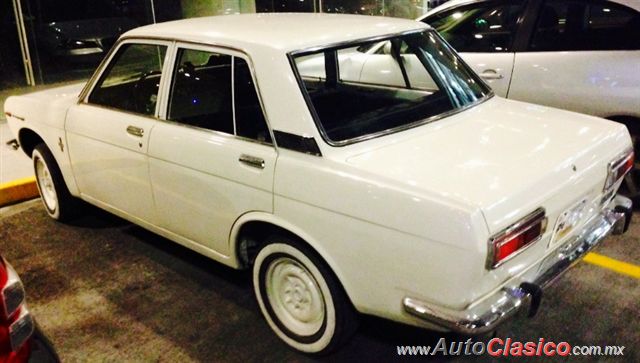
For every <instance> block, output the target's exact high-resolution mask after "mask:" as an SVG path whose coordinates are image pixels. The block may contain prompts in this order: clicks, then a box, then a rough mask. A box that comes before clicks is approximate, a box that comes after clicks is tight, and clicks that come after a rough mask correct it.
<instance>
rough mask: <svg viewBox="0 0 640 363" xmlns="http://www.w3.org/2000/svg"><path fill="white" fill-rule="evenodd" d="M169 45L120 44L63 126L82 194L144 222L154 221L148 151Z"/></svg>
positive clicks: (159, 43) (92, 200) (145, 42)
mask: <svg viewBox="0 0 640 363" xmlns="http://www.w3.org/2000/svg"><path fill="white" fill-rule="evenodd" d="M167 47H168V43H167V42H160V41H158V42H150V41H142V40H141V41H137V40H135V41H134V40H130V41H126V42H124V43H122V44H120V45H119V48H118V50H117V51H116V52H115V53H114V54H113V56H112V57H111V59H110V60H109V62H108V63H107V65H106V66H105V67H103V71H102V73H101V74H100V76H99V77H97V78H96V81H95V84H94V85H93V87H92V88H91V89H90V91H89V92H87V94H86V95H84V98H83V99H82V100H81V101H80V102H79V103H78V104H77V105H74V106H73V107H71V108H70V109H69V111H68V114H67V119H66V125H65V128H66V133H67V146H68V148H69V157H70V159H71V165H72V167H73V174H74V176H75V179H76V182H77V184H78V188H79V189H80V193H81V195H82V197H83V198H84V199H86V200H88V201H90V202H93V203H95V204H99V205H101V206H103V207H105V208H107V209H111V210H113V211H115V212H120V213H125V214H126V215H128V216H131V217H133V218H134V219H137V220H141V221H145V222H148V223H154V205H153V197H152V194H151V186H150V184H149V164H148V160H147V154H146V153H147V148H148V146H149V134H150V133H151V129H152V128H153V125H154V124H155V122H156V115H157V113H156V112H157V111H156V103H157V102H156V100H157V99H158V91H159V88H160V83H161V78H162V69H163V65H164V58H165V55H166V53H167Z"/></svg>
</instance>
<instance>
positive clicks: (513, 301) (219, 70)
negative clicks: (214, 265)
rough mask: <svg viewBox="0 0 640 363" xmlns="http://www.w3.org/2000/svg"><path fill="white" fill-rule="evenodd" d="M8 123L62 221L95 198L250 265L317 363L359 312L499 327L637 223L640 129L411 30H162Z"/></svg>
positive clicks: (343, 20) (240, 23)
mask: <svg viewBox="0 0 640 363" xmlns="http://www.w3.org/2000/svg"><path fill="white" fill-rule="evenodd" d="M5 113H6V115H7V117H8V120H9V124H10V127H11V129H12V130H13V132H14V133H15V135H16V136H17V139H18V141H19V144H20V145H21V147H22V149H23V150H24V152H26V153H27V154H28V155H31V156H32V158H33V163H34V167H35V173H36V179H37V182H38V186H39V189H40V193H41V195H42V200H43V202H44V206H45V208H46V210H47V212H48V213H49V214H50V215H51V217H53V218H56V219H59V220H64V219H67V218H69V217H70V216H71V215H72V214H73V213H74V212H75V211H76V210H77V207H76V206H77V204H76V202H77V201H78V200H80V199H82V200H84V201H87V202H89V203H91V204H94V205H97V206H99V207H101V208H104V209H106V210H108V211H110V212H112V213H114V214H117V215H119V216H121V217H123V218H126V219H128V220H130V221H132V222H134V223H137V224H139V225H141V226H143V227H144V228H147V229H149V230H151V231H154V232H156V233H158V234H161V235H163V236H165V237H167V238H169V239H171V240H173V241H176V242H178V243H180V244H182V245H184V246H187V247H189V248H191V249H193V250H195V251H197V252H199V253H202V254H204V255H206V256H208V257H210V258H212V259H214V260H217V261H219V262H221V263H224V264H226V265H229V266H231V267H234V268H238V269H243V268H251V269H252V270H253V280H254V289H255V295H256V297H257V301H258V303H259V305H260V308H261V310H262V313H263V315H264V317H265V319H266V321H267V322H268V324H269V326H270V327H271V328H272V329H273V330H274V332H275V333H276V334H277V335H278V336H279V337H280V338H281V339H282V340H284V341H285V342H286V343H287V344H289V345H290V346H292V347H294V348H296V349H298V350H301V351H304V352H311V353H320V352H328V351H331V350H333V349H336V348H337V347H338V346H340V344H341V343H343V342H344V341H345V340H346V339H347V338H349V336H350V335H351V334H352V333H353V332H354V330H355V326H356V316H357V313H356V312H360V313H365V314H371V315H376V316H380V317H384V318H388V319H391V320H395V321H398V322H403V323H406V324H412V325H416V326H421V327H425V328H430V329H436V330H441V331H455V332H459V333H463V334H482V333H485V332H490V331H492V330H494V329H495V328H496V326H498V325H499V324H500V323H502V322H504V321H505V320H507V319H509V318H511V317H513V316H514V314H515V313H516V312H518V311H524V312H530V313H534V312H535V310H536V308H537V306H538V304H539V302H540V297H541V291H542V288H544V287H545V286H546V285H547V284H548V283H550V282H551V281H553V280H554V278H555V277H557V276H558V275H559V274H560V273H561V272H563V271H564V270H566V269H567V268H568V267H569V266H570V265H572V263H573V262H575V261H577V260H578V259H579V258H580V257H582V256H583V255H584V254H585V253H586V252H587V251H589V250H590V249H592V248H593V247H594V246H595V245H596V244H597V243H598V242H599V241H601V240H602V239H603V238H604V237H605V236H606V235H607V234H609V233H610V232H623V231H624V230H625V229H626V226H628V223H629V220H630V209H631V202H630V201H629V199H626V198H623V197H620V196H616V192H617V189H618V187H619V186H620V183H621V180H622V178H623V176H624V175H625V173H626V172H627V171H628V170H629V169H630V168H631V166H632V165H633V153H632V151H631V139H630V137H629V133H628V132H627V129H626V128H625V127H624V126H623V125H621V124H618V123H615V122H611V121H606V120H603V119H600V118H595V117H591V116H585V115H580V114H576V113H571V112H568V111H561V110H556V109H551V108H547V107H542V106H535V105H531V104H527V103H521V102H516V101H510V100H505V99H503V98H500V97H496V96H494V95H493V93H492V91H491V89H490V88H489V87H488V86H487V85H486V84H485V83H484V82H483V81H482V80H481V79H480V78H479V77H478V76H477V75H476V74H474V73H473V72H472V71H471V70H470V69H469V67H468V66H467V65H466V64H465V63H464V62H463V61H462V60H461V59H460V58H459V57H458V55H457V54H456V53H455V52H454V51H453V50H452V49H451V48H450V47H449V46H448V45H447V44H446V42H444V41H443V40H442V39H441V38H440V36H439V35H438V34H437V33H436V32H434V31H433V30H432V29H431V28H429V27H428V26H427V25H425V24H422V23H419V22H414V21H408V20H399V19H391V18H378V17H364V16H351V15H323V14H287V15H282V14H280V15H277V14H261V15H255V14H254V15H234V16H223V17H215V18H199V19H189V20H181V21H176V22H169V23H164V24H157V25H151V26H145V27H141V28H138V29H134V30H132V31H129V32H127V33H126V34H124V35H123V36H122V37H121V39H120V40H119V41H118V43H117V44H116V46H115V47H114V48H113V50H112V51H111V53H110V54H109V55H108V56H107V57H106V59H105V60H104V62H103V64H102V65H101V66H100V67H99V68H98V70H97V71H96V73H95V75H94V76H93V78H91V79H90V80H89V82H88V83H86V84H83V85H74V86H68V87H64V88H58V89H52V90H47V91H43V92H38V93H32V94H28V95H24V96H19V97H11V98H9V99H8V100H7V102H6V105H5ZM567 313H569V312H567Z"/></svg>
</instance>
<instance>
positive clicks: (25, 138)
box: [18, 127, 51, 158]
mask: <svg viewBox="0 0 640 363" xmlns="http://www.w3.org/2000/svg"><path fill="white" fill-rule="evenodd" d="M18 143H19V144H20V149H21V150H22V151H23V152H24V153H25V154H26V155H27V156H28V157H29V158H31V154H32V153H33V149H35V148H36V146H37V145H38V144H40V143H43V144H45V145H46V142H45V141H44V139H43V138H42V136H40V135H39V134H38V133H37V132H36V131H34V130H32V129H30V128H27V127H23V128H22V129H20V131H18ZM47 147H48V148H49V149H51V147H49V145H47Z"/></svg>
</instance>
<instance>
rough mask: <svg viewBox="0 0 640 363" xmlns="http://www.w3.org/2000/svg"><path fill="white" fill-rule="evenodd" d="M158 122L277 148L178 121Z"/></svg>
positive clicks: (272, 145)
mask: <svg viewBox="0 0 640 363" xmlns="http://www.w3.org/2000/svg"><path fill="white" fill-rule="evenodd" d="M156 121H158V122H160V123H164V124H169V125H175V126H180V127H184V128H187V129H192V130H198V131H204V132H206V133H208V134H212V135H215V136H221V137H225V138H227V139H238V140H240V141H248V142H253V143H254V144H259V145H265V146H270V147H274V148H275V145H274V144H273V143H270V142H264V141H259V140H255V139H251V138H248V137H244V136H238V135H233V134H229V133H226V132H222V131H217V130H211V129H206V128H204V127H198V126H193V125H188V124H184V123H182V122H178V121H171V120H167V119H160V118H159V119H156Z"/></svg>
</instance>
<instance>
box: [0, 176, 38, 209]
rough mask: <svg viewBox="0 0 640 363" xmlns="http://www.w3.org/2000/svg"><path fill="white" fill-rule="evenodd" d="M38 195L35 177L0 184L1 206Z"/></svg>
mask: <svg viewBox="0 0 640 363" xmlns="http://www.w3.org/2000/svg"><path fill="white" fill-rule="evenodd" d="M37 196H38V187H36V179H35V178H34V177H29V178H23V179H18V180H15V181H11V182H8V183H2V184H0V207H4V206H6V205H9V204H13V203H17V202H20V201H23V200H27V199H32V198H35V197H37Z"/></svg>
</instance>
